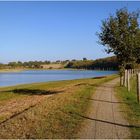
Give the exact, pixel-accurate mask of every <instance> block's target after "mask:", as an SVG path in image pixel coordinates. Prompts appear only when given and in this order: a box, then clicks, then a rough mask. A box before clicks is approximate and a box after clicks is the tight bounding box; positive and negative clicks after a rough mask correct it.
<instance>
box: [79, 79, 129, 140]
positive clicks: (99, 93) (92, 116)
mask: <svg viewBox="0 0 140 140" xmlns="http://www.w3.org/2000/svg"><path fill="white" fill-rule="evenodd" d="M118 80H119V79H115V80H112V81H110V82H107V83H105V84H103V85H101V86H99V87H98V88H97V90H96V93H95V94H94V95H93V97H92V98H91V99H89V100H90V101H91V102H92V103H91V107H90V109H89V112H88V113H87V116H83V117H84V118H85V121H84V123H83V126H82V129H81V131H80V132H79V133H78V138H82V139H86V138H87V139H93V138H94V139H102V138H103V139H115V138H116V139H120V138H121V139H123V138H129V137H130V132H129V124H128V122H127V121H126V120H124V118H123V117H122V113H121V109H120V108H119V104H120V103H121V102H119V101H118V100H117V99H116V97H115V95H114V86H115V85H116V83H117V82H118Z"/></svg>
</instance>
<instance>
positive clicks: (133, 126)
mask: <svg viewBox="0 0 140 140" xmlns="http://www.w3.org/2000/svg"><path fill="white" fill-rule="evenodd" d="M61 111H62V110H61ZM62 112H63V113H65V114H69V115H77V116H79V117H81V118H84V119H88V120H92V121H97V122H102V123H107V124H112V125H117V126H121V127H128V128H140V126H136V125H127V124H121V123H115V122H110V121H106V120H100V119H95V118H90V117H87V116H84V115H81V114H78V113H76V112H64V111H62Z"/></svg>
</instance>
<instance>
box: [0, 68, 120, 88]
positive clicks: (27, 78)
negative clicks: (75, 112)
mask: <svg viewBox="0 0 140 140" xmlns="http://www.w3.org/2000/svg"><path fill="white" fill-rule="evenodd" d="M115 73H117V71H95V70H27V71H22V72H12V73H0V86H12V85H17V84H27V83H36V82H48V81H59V80H72V79H81V78H92V77H100V76H106V75H111V74H115Z"/></svg>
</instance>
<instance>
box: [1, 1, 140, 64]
mask: <svg viewBox="0 0 140 140" xmlns="http://www.w3.org/2000/svg"><path fill="white" fill-rule="evenodd" d="M139 6H140V2H130V1H129V2H127V1H126V2H121V1H119V2H105V1H103V2H100V1H98V2H95V1H93V2H91V1H90V2H80V1H79V2H76V1H73V2H72V1H71V2H53V1H52V2H47V1H46V2H0V62H2V63H7V62H9V61H18V60H19V61H29V60H51V61H55V60H66V59H82V58H83V57H86V58H88V59H96V58H101V57H106V56H109V55H108V54H106V53H105V52H104V47H102V46H101V45H99V44H98V43H97V41H98V37H97V36H96V32H99V31H100V26H101V20H103V19H106V18H107V17H108V16H109V14H113V13H114V12H115V11H116V9H119V8H122V7H127V8H128V10H129V11H133V10H136V9H138V8H139Z"/></svg>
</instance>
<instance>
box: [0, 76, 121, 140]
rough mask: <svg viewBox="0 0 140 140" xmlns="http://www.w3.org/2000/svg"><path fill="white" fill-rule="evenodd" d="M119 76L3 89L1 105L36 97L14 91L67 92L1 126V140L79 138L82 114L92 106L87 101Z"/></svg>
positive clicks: (47, 100)
mask: <svg viewBox="0 0 140 140" xmlns="http://www.w3.org/2000/svg"><path fill="white" fill-rule="evenodd" d="M116 77H118V76H117V75H112V76H108V77H104V78H101V79H96V78H88V79H79V80H69V81H59V82H47V83H35V84H28V85H19V86H14V87H7V88H1V89H0V90H1V94H0V96H1V97H2V96H3V97H2V98H3V99H2V100H0V101H1V102H3V101H4V100H5V101H8V100H9V99H10V98H11V99H14V96H15V97H16V98H17V97H18V98H20V99H21V98H22V96H32V95H28V94H27V95H25V94H24V95H22V94H17V93H16V94H15V93H13V92H12V90H14V89H25V88H26V89H30V90H31V89H32V90H35V89H36V90H51V91H61V90H64V92H63V93H62V94H61V93H60V94H55V95H53V96H51V97H49V98H46V99H45V100H44V101H43V102H42V103H41V104H39V105H37V106H36V107H34V108H31V109H29V110H28V111H26V112H25V113H23V114H21V115H19V116H17V117H16V118H14V119H12V120H11V121H10V122H9V123H8V124H7V126H6V128H3V127H2V128H1V127H0V129H1V132H0V138H67V139H68V138H76V134H77V132H78V130H79V129H80V124H81V122H82V121H83V118H82V117H80V115H85V114H86V112H87V110H88V107H89V105H90V102H89V100H87V98H90V97H91V96H92V95H93V93H94V92H95V90H96V87H97V86H99V85H100V84H102V83H104V82H107V81H109V80H112V79H114V78H116ZM30 90H29V91H30ZM32 90H31V91H32ZM6 91H11V92H6ZM2 93H3V94H2ZM5 93H6V94H5ZM8 94H9V95H8ZM10 94H13V95H10ZM14 94H15V95H14ZM7 95H8V96H9V97H8V96H7ZM0 99H1V98H0ZM3 132H4V134H3ZM1 136H2V137H1Z"/></svg>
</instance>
